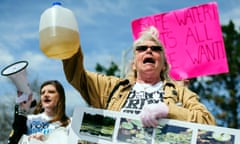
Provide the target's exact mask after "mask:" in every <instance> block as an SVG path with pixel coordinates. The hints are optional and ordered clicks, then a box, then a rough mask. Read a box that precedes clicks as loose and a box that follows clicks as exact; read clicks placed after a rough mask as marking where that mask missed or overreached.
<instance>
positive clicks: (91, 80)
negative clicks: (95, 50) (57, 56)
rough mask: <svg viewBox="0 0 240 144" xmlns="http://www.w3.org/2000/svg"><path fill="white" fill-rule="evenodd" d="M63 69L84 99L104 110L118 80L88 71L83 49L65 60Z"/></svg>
mask: <svg viewBox="0 0 240 144" xmlns="http://www.w3.org/2000/svg"><path fill="white" fill-rule="evenodd" d="M63 68H64V72H65V76H66V79H67V80H68V82H69V83H70V84H71V85H72V86H73V87H74V88H75V89H77V90H78V91H79V92H80V94H81V96H82V98H83V99H84V100H85V101H86V102H87V103H88V104H89V105H91V106H93V107H95V108H104V107H105V104H106V101H107V98H108V95H109V93H110V90H111V89H112V88H113V87H114V85H113V84H114V83H116V81H117V80H118V79H117V78H114V77H111V76H105V75H103V74H98V73H93V72H89V71H86V70H85V69H84V65H83V53H82V50H81V47H80V48H79V51H78V53H76V54H75V55H74V56H72V57H71V58H69V59H66V60H63Z"/></svg>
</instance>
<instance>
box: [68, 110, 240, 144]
mask: <svg viewBox="0 0 240 144" xmlns="http://www.w3.org/2000/svg"><path fill="white" fill-rule="evenodd" d="M69 135H70V136H69V140H70V141H71V142H74V143H76V144H84V143H86V142H90V143H93V144H136V143H137V144H211V143H217V144H240V130H237V129H230V128H225V127H218V126H209V125H203V124H196V123H190V122H183V121H178V120H170V119H161V120H160V121H159V125H158V126H157V127H156V128H147V127H143V126H142V123H141V121H140V119H139V117H138V116H135V115H130V114H125V113H120V112H114V111H108V110H100V109H94V108H83V107H78V108H76V109H75V111H74V114H73V121H72V126H71V130H70V134H69Z"/></svg>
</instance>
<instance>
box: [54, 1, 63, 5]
mask: <svg viewBox="0 0 240 144" xmlns="http://www.w3.org/2000/svg"><path fill="white" fill-rule="evenodd" d="M52 5H53V6H55V5H62V3H61V2H58V1H56V2H53V3H52Z"/></svg>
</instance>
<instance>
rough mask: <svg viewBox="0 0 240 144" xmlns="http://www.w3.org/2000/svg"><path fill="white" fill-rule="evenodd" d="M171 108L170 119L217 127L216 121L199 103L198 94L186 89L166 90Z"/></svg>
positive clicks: (170, 88) (171, 88)
mask: <svg viewBox="0 0 240 144" xmlns="http://www.w3.org/2000/svg"><path fill="white" fill-rule="evenodd" d="M165 95H167V96H166V97H168V98H167V100H166V102H167V104H168V106H169V113H168V117H169V118H171V119H178V120H183V121H188V122H195V123H201V124H209V125H215V119H214V117H213V116H212V114H211V113H210V112H209V111H208V109H207V108H206V107H205V106H204V105H203V104H202V103H201V102H200V101H199V97H198V95H197V94H196V93H194V92H192V91H190V90H189V89H188V88H186V87H177V86H176V89H174V88H173V87H167V88H166V90H165Z"/></svg>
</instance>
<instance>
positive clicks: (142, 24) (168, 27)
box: [132, 2, 228, 80]
mask: <svg viewBox="0 0 240 144" xmlns="http://www.w3.org/2000/svg"><path fill="white" fill-rule="evenodd" d="M149 26H155V27H156V28H157V29H158V30H159V39H160V40H161V41H162V43H163V45H164V46H165V51H166V55H167V60H168V63H169V64H170V65H171V70H170V75H171V76H172V78H174V79H175V80H181V79H187V78H194V77H198V76H204V75H213V74H220V73H227V72H228V64H227V58H226V52H225V47H224V41H223V36H222V31H221V26H220V22H219V16H218V8H217V3H216V2H210V3H206V4H202V5H197V6H193V7H189V8H184V9H179V10H174V11H171V12H166V13H160V14H156V15H151V16H146V17H142V18H139V19H135V20H133V21H132V32H133V37H134V39H137V38H138V37H139V33H140V32H141V31H142V30H144V29H145V28H147V27H149Z"/></svg>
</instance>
